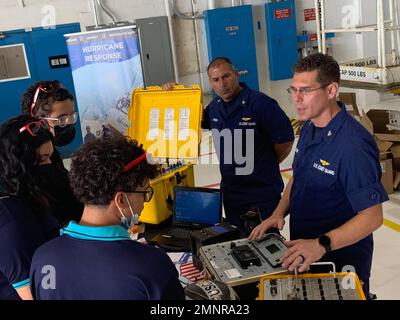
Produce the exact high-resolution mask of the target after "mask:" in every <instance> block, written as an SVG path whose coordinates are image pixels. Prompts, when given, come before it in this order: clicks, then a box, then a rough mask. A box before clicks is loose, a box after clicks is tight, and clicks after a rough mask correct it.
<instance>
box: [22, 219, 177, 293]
mask: <svg viewBox="0 0 400 320" xmlns="http://www.w3.org/2000/svg"><path fill="white" fill-rule="evenodd" d="M46 266H51V269H50V268H49V267H46ZM44 267H45V269H43V268H44ZM43 270H44V271H43ZM53 271H54V272H53ZM52 272H53V274H52ZM53 275H54V276H53ZM51 277H53V278H51ZM30 278H31V291H32V294H33V295H34V297H35V298H36V299H38V300H64V299H67V300H104V299H107V300H165V299H169V300H172V299H184V292H183V288H182V286H181V285H180V283H179V280H178V272H177V270H176V268H175V267H174V265H173V263H172V262H171V260H170V259H169V257H168V256H167V255H166V254H165V253H163V252H162V251H160V250H159V249H157V248H154V247H151V246H149V245H145V244H141V243H139V242H136V241H133V240H131V239H130V238H129V234H128V232H127V231H126V230H125V229H124V228H123V227H121V226H104V227H89V226H82V225H79V224H77V223H76V222H73V221H71V222H70V223H69V225H68V227H67V228H65V229H63V230H62V232H61V237H58V238H57V239H54V240H52V241H49V242H47V243H46V244H44V245H43V246H41V247H40V248H39V249H38V250H37V251H36V252H35V255H34V257H33V259H32V266H31V272H30ZM52 279H53V280H54V282H53V284H54V286H52V282H51V281H52ZM42 281H43V282H44V283H46V284H47V285H45V286H43V285H42Z"/></svg>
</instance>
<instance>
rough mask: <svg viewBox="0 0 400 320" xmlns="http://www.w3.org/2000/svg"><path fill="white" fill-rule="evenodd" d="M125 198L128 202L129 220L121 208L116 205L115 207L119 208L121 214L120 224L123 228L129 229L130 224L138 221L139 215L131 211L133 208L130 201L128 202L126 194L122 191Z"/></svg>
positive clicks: (132, 224)
mask: <svg viewBox="0 0 400 320" xmlns="http://www.w3.org/2000/svg"><path fill="white" fill-rule="evenodd" d="M124 196H125V199H126V201H127V202H128V206H129V211H130V212H131V216H132V217H131V219H130V221H129V219H128V218H127V217H126V216H125V215H124V213H123V212H122V209H121V208H120V207H119V206H118V205H117V208H118V210H119V213H120V214H121V216H122V217H121V225H122V226H123V227H124V228H125V229H127V230H128V229H129V228H131V227H132V226H134V225H135V224H137V223H138V221H139V215H138V214H135V213H133V209H132V206H131V203H130V202H129V199H128V196H127V195H126V193H124Z"/></svg>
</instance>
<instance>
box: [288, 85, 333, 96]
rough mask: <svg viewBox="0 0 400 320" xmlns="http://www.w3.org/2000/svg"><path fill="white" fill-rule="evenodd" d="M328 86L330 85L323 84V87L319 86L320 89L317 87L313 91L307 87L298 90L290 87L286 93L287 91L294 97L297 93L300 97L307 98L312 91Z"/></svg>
mask: <svg viewBox="0 0 400 320" xmlns="http://www.w3.org/2000/svg"><path fill="white" fill-rule="evenodd" d="M329 85H330V83H328V84H325V85H323V86H321V87H319V88H315V89H313V88H308V87H305V88H299V89H297V88H295V87H290V88H287V89H286V91H287V92H288V93H289V94H291V95H295V94H296V93H299V94H301V95H302V96H308V95H310V94H311V93H313V92H314V91H317V90H319V89H323V88H326V87H327V86H329Z"/></svg>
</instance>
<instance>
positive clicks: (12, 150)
mask: <svg viewBox="0 0 400 320" xmlns="http://www.w3.org/2000/svg"><path fill="white" fill-rule="evenodd" d="M38 120H39V119H38V118H34V117H31V116H28V115H20V116H17V117H14V118H11V119H9V120H8V121H6V122H4V123H3V124H2V125H1V126H0V150H1V152H0V189H1V190H2V192H4V193H5V194H8V195H12V196H16V197H20V198H23V199H26V200H28V201H33V202H34V203H35V204H37V205H39V207H40V209H41V210H44V211H48V210H47V209H48V203H47V201H46V198H45V197H44V195H43V192H42V190H41V189H40V187H39V186H38V184H37V183H36V182H35V178H34V175H33V172H34V166H35V165H36V164H37V162H38V160H39V159H38V152H37V149H38V148H39V147H40V146H41V145H43V144H45V143H47V142H49V141H51V142H53V141H54V140H53V135H52V134H51V133H50V131H48V130H45V129H42V128H41V129H39V131H38V132H37V134H36V136H32V135H31V134H30V133H29V132H28V131H24V132H22V133H20V132H19V130H20V128H22V127H23V126H25V125H26V124H27V123H29V122H31V121H38Z"/></svg>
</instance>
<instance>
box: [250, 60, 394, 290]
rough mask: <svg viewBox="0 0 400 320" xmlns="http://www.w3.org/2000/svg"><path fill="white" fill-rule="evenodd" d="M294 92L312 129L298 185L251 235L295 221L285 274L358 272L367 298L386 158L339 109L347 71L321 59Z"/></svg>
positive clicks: (300, 155)
mask: <svg viewBox="0 0 400 320" xmlns="http://www.w3.org/2000/svg"><path fill="white" fill-rule="evenodd" d="M294 71H295V74H294V77H293V81H292V85H291V87H290V88H289V89H288V91H289V93H290V94H291V95H292V99H293V102H294V104H295V106H296V110H297V113H298V115H299V120H303V121H306V123H305V124H304V127H303V129H302V131H301V134H300V139H299V142H298V145H297V149H296V154H295V158H294V163H293V178H292V179H291V180H290V182H289V183H288V185H287V187H286V189H285V192H284V194H283V197H282V200H281V201H280V202H279V205H278V207H277V208H276V209H275V211H274V212H273V214H272V216H271V217H270V218H269V219H266V220H265V221H263V222H262V223H261V224H260V225H259V226H258V227H256V228H255V229H254V230H253V232H252V233H251V235H250V239H256V238H260V237H261V236H262V235H263V233H264V231H265V230H267V229H269V228H271V227H277V228H279V229H282V228H283V224H284V217H285V215H287V214H289V213H290V237H291V240H292V241H290V242H288V246H289V247H290V248H289V250H288V251H287V252H286V253H285V254H284V255H283V256H282V258H281V261H282V266H283V267H284V268H288V269H289V270H290V271H293V270H294V269H295V268H297V267H298V266H299V265H300V264H302V266H300V268H299V271H300V272H303V271H306V270H307V269H308V267H309V266H310V264H311V263H313V262H315V261H319V260H321V261H332V262H334V263H335V264H336V267H337V269H339V270H341V269H342V268H343V269H348V270H351V269H353V268H354V269H355V270H354V269H353V270H354V271H355V272H356V273H357V274H358V276H359V277H360V279H361V281H362V282H363V284H364V285H363V288H364V292H365V293H366V296H367V297H368V293H369V278H370V272H371V263H372V252H373V238H372V232H373V231H375V230H376V229H378V228H379V227H380V226H381V225H382V222H383V213H382V203H383V202H385V201H387V200H388V196H387V194H386V192H385V190H384V188H383V186H382V184H381V182H380V180H381V175H382V173H381V167H380V164H379V151H378V148H377V145H376V143H375V140H374V138H373V137H372V136H371V134H369V133H368V131H367V130H366V129H365V128H364V127H362V126H361V124H359V123H358V122H357V121H356V120H355V119H354V118H353V117H352V116H351V115H349V114H348V113H347V111H346V108H345V106H344V104H343V103H341V102H339V103H338V102H337V101H336V96H337V94H338V91H339V82H340V69H339V65H338V63H337V62H336V61H335V60H334V59H333V58H332V57H330V56H328V55H323V54H314V55H311V56H309V57H307V58H305V59H304V60H302V61H300V62H299V63H298V64H297V65H296V66H295V68H294Z"/></svg>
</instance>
